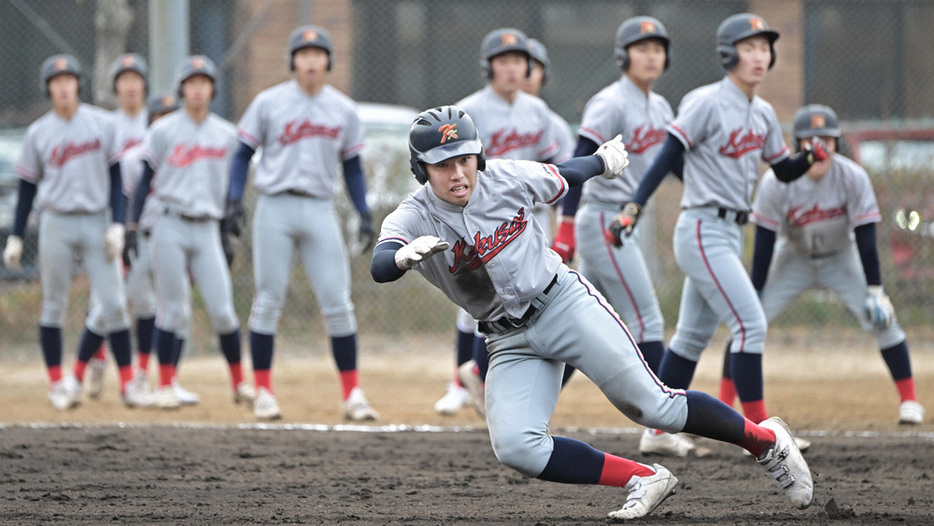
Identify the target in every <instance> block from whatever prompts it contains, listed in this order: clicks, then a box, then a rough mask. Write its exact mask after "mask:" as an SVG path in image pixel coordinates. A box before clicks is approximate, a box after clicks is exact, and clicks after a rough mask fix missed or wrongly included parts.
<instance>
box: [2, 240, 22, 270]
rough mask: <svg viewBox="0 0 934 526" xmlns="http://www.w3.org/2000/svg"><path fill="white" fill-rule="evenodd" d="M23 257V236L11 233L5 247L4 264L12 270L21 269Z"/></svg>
mask: <svg viewBox="0 0 934 526" xmlns="http://www.w3.org/2000/svg"><path fill="white" fill-rule="evenodd" d="M22 259H23V238H21V237H19V236H14V235H12V234H11V235H9V236H7V238H6V248H4V249H3V264H4V265H6V268H8V269H10V270H19V264H20V261H21V260H22Z"/></svg>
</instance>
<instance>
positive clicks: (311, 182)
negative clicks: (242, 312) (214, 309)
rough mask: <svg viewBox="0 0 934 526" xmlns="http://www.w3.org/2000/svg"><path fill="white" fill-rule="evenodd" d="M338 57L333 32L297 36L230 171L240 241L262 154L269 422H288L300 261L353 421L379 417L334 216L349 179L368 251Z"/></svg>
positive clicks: (260, 379) (257, 103)
mask: <svg viewBox="0 0 934 526" xmlns="http://www.w3.org/2000/svg"><path fill="white" fill-rule="evenodd" d="M332 51H333V50H332V41H331V36H330V34H329V33H328V32H327V31H326V30H325V29H324V28H321V27H318V26H301V27H298V28H297V29H295V30H294V31H293V32H292V34H291V35H290V36H289V40H288V57H289V59H288V64H289V69H290V70H291V71H292V72H293V78H292V79H291V80H289V81H286V82H283V83H281V84H278V85H276V86H273V87H271V88H268V89H266V90H264V91H262V92H261V93H260V94H259V95H257V96H256V98H255V99H253V102H251V103H250V106H249V107H248V108H247V110H246V112H245V113H244V114H243V116H242V117H241V118H240V123H239V125H238V130H237V131H238V134H239V136H240V146H239V150H238V151H237V153H236V155H235V157H234V162H233V165H232V166H231V171H230V179H231V186H230V195H229V198H228V207H227V219H228V222H229V223H230V228H231V233H233V234H234V235H237V234H238V232H239V229H240V225H241V224H242V223H243V221H244V218H245V216H246V214H245V212H244V210H243V206H242V204H241V203H242V199H243V193H244V188H245V186H246V180H247V175H248V170H249V164H250V159H251V158H252V157H253V155H254V153H255V152H256V150H257V149H258V148H259V147H262V150H263V151H262V158H261V160H260V162H259V163H258V164H257V166H256V173H255V174H254V175H253V179H252V182H253V186H254V187H255V188H256V189H257V190H258V191H259V193H260V195H259V199H258V200H257V203H256V209H255V210H254V211H253V226H252V228H253V230H252V232H253V273H254V280H255V290H256V292H255V295H254V297H253V308H252V310H251V312H250V349H251V352H252V356H253V376H254V381H255V385H256V390H257V399H256V403H255V404H254V407H253V412H254V414H255V416H256V417H257V418H260V419H264V420H269V419H276V418H280V417H281V411H280V408H279V403H278V400H277V399H276V397H275V395H274V392H273V388H272V358H273V351H274V344H275V335H276V331H277V328H278V324H279V318H280V317H281V315H282V309H283V307H284V306H285V300H286V291H287V289H288V280H289V276H290V274H291V272H290V269H291V266H292V261H293V254H297V255H298V257H299V259H300V261H301V263H302V266H303V267H304V269H305V274H306V276H307V277H308V280H309V281H310V282H311V287H312V289H313V290H314V291H315V297H316V298H317V300H318V302H319V304H320V307H321V313H322V315H323V317H324V320H325V326H326V329H327V332H328V335H329V336H330V339H331V351H332V354H333V356H334V361H335V363H336V365H337V369H338V372H339V375H340V383H341V403H340V407H341V412H342V414H343V416H344V418H345V419H347V420H351V421H365V420H376V419H377V418H378V414H377V412H376V411H374V410H373V408H372V407H371V406H370V403H369V402H368V401H367V399H366V396H365V395H364V393H363V390H362V389H361V388H360V386H359V379H358V374H357V354H358V349H357V318H356V315H355V314H354V305H353V302H352V301H351V297H350V288H351V287H350V285H351V282H350V279H351V276H350V262H349V258H348V255H347V249H346V247H345V246H344V238H343V235H342V233H341V225H340V223H339V222H338V218H337V211H336V209H335V207H334V193H335V190H336V186H335V184H334V182H335V180H336V178H337V177H338V174H339V173H340V172H341V171H343V174H344V182H345V183H346V185H347V192H348V194H350V199H351V201H352V202H353V205H354V208H356V210H357V212H358V213H359V214H360V228H359V232H358V235H359V239H360V241H361V242H362V243H363V246H364V249H365V250H369V249H370V247H372V244H373V240H374V238H375V232H374V231H373V226H372V221H371V217H370V210H369V207H368V205H367V202H366V179H365V178H364V175H363V168H362V163H361V160H360V151H361V150H362V149H363V146H364V130H363V127H362V126H361V123H360V119H359V117H358V116H357V112H356V105H355V103H354V102H353V100H351V99H350V98H349V97H347V96H346V95H344V94H343V93H341V92H340V91H338V90H337V89H335V88H334V87H333V86H331V85H330V84H328V83H327V75H328V72H329V71H330V70H331V66H332V64H333V55H332ZM341 168H343V170H341Z"/></svg>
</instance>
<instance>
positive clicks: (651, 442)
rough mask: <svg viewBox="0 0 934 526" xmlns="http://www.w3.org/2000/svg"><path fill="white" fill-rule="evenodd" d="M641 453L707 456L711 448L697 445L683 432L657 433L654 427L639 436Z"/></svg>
mask: <svg viewBox="0 0 934 526" xmlns="http://www.w3.org/2000/svg"><path fill="white" fill-rule="evenodd" d="M639 453H642V454H643V455H661V456H664V457H681V458H684V457H686V456H688V455H694V456H695V457H706V456H707V455H710V453H711V450H710V449H708V448H706V447H699V446H697V445H696V444H695V443H694V441H693V440H691V438H690V437H687V436H685V435H684V434H682V433H656V432H655V430H654V429H646V430H645V431H643V432H642V437H641V438H639Z"/></svg>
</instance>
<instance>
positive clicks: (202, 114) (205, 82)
mask: <svg viewBox="0 0 934 526" xmlns="http://www.w3.org/2000/svg"><path fill="white" fill-rule="evenodd" d="M217 75H218V72H217V66H215V65H214V62H213V61H212V60H211V59H209V58H208V57H205V56H203V55H193V56H189V57H186V58H185V59H184V60H182V62H181V63H180V64H179V66H178V69H177V71H176V79H175V85H176V88H177V90H178V94H179V96H180V98H181V99H182V104H181V106H182V107H181V109H179V110H177V111H174V112H172V113H170V114H169V115H167V116H165V117H163V118H162V119H160V120H159V121H157V122H155V123H153V125H152V126H151V127H150V128H149V130H148V131H147V132H146V139H145V141H144V143H143V148H144V152H143V160H144V162H143V173H142V175H141V176H140V180H139V183H138V184H137V186H136V190H135V191H134V193H133V207H132V216H131V217H132V223H131V229H137V228H138V226H139V223H140V217H141V216H142V212H143V208H144V205H145V203H146V201H147V200H148V198H149V196H150V190H151V191H152V196H153V197H155V198H156V199H158V200H159V204H158V207H159V208H158V212H157V213H158V219H156V220H155V223H154V225H153V227H152V233H151V237H150V243H151V248H150V255H151V257H152V269H153V278H154V283H155V288H156V298H157V304H158V309H157V315H156V323H155V327H156V329H155V332H156V336H155V338H156V339H155V346H156V352H157V354H158V357H159V387H158V388H157V390H156V394H155V404H156V405H157V406H158V407H160V408H162V409H175V408H178V407H179V406H180V405H181V401H180V400H179V399H178V396H177V395H176V390H175V389H174V388H173V387H172V380H173V378H174V377H175V355H176V353H177V352H178V351H179V348H180V347H179V340H180V339H181V334H182V333H183V331H186V330H187V328H188V327H189V325H190V323H191V281H193V282H194V284H195V285H196V286H197V287H198V289H199V290H200V291H201V293H202V294H203V295H204V297H205V298H209V300H208V301H206V302H205V308H206V309H207V313H208V317H209V319H210V321H211V325H212V327H213V328H214V330H215V332H216V333H217V335H218V339H219V342H220V349H221V352H222V353H223V355H224V358H225V360H226V361H227V366H228V370H229V373H230V381H231V390H232V393H233V400H234V403H248V404H249V403H252V401H253V398H254V393H253V388H252V386H251V385H250V384H249V383H248V382H246V381H244V378H243V367H242V363H241V339H240V321H239V320H238V319H237V313H236V311H235V310H234V303H233V287H232V284H231V280H230V272H229V270H228V268H227V264H226V262H225V261H224V253H223V248H222V246H221V239H220V222H221V219H222V218H223V217H224V207H225V205H226V202H227V191H228V180H229V179H228V177H229V169H230V168H229V167H230V162H231V157H232V155H233V152H234V150H235V149H236V147H237V134H236V130H235V129H234V127H233V125H232V124H231V123H229V122H227V121H226V120H224V119H222V118H221V117H219V116H217V115H216V114H214V113H212V112H211V107H210V104H211V100H212V99H213V97H214V95H215V93H216V88H217V86H216V82H217ZM156 173H158V177H154V174H156ZM137 239H138V236H137ZM189 276H190V278H189Z"/></svg>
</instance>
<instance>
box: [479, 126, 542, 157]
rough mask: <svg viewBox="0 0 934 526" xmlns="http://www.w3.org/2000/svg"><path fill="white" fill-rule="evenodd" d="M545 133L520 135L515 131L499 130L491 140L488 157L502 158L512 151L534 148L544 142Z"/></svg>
mask: <svg viewBox="0 0 934 526" xmlns="http://www.w3.org/2000/svg"><path fill="white" fill-rule="evenodd" d="M544 133H545V130H539V131H537V132H531V133H519V132H517V131H516V130H515V129H512V130H498V131H497V132H495V133H494V134H493V136H492V137H491V139H490V144H489V145H488V146H487V149H486V155H487V157H502V156H503V155H505V154H506V153H507V152H510V151H512V150H517V149H519V148H525V147H526V146H533V145H535V144H538V143H539V141H541V140H542V134H544Z"/></svg>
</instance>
